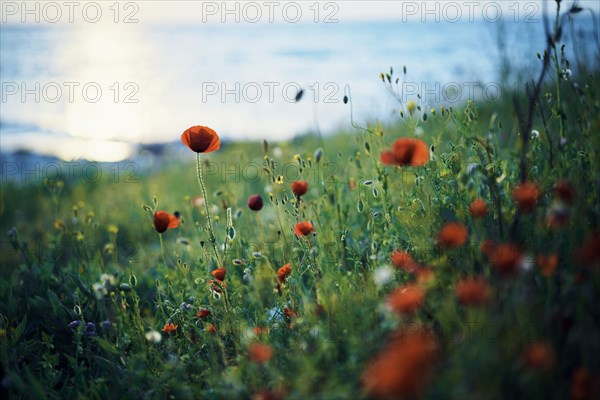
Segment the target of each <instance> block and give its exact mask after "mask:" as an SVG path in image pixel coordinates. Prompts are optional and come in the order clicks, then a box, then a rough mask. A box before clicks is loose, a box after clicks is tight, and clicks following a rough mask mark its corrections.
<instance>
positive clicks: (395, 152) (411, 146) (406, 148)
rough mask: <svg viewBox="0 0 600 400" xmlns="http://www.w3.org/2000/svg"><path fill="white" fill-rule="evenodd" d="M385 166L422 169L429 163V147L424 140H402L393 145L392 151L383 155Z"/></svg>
mask: <svg viewBox="0 0 600 400" xmlns="http://www.w3.org/2000/svg"><path fill="white" fill-rule="evenodd" d="M380 158H381V162H382V163H383V164H384V165H398V166H401V167H402V166H413V167H420V166H423V165H425V164H426V163H427V161H429V146H427V143H425V142H424V141H422V140H419V139H413V138H400V139H398V140H396V141H395V142H394V144H393V145H392V151H384V152H383V153H381V156H380Z"/></svg>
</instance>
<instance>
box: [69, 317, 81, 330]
mask: <svg viewBox="0 0 600 400" xmlns="http://www.w3.org/2000/svg"><path fill="white" fill-rule="evenodd" d="M79 325H81V321H80V320H78V319H76V320H75V321H71V322H69V324H68V325H67V326H68V327H69V328H71V329H75V328H77V327H79Z"/></svg>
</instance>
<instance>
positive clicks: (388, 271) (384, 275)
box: [373, 265, 394, 287]
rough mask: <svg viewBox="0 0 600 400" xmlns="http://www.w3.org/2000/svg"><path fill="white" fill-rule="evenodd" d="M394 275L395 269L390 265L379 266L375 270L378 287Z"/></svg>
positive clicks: (374, 277) (374, 276) (374, 275)
mask: <svg viewBox="0 0 600 400" xmlns="http://www.w3.org/2000/svg"><path fill="white" fill-rule="evenodd" d="M393 276H394V270H393V269H392V268H391V267H390V266H389V265H384V266H382V267H379V268H377V269H376V270H375V272H373V280H374V281H375V284H376V285H377V286H378V287H381V286H383V285H385V284H386V283H388V282H389V281H390V279H392V277H393Z"/></svg>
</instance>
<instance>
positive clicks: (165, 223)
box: [154, 211, 179, 233]
mask: <svg viewBox="0 0 600 400" xmlns="http://www.w3.org/2000/svg"><path fill="white" fill-rule="evenodd" d="M176 214H177V213H176ZM178 226H179V217H178V216H177V215H171V214H169V213H168V212H166V211H157V212H155V213H154V229H156V232H158V233H163V232H165V231H166V230H167V229H171V228H177V227H178Z"/></svg>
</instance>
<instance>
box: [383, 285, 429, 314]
mask: <svg viewBox="0 0 600 400" xmlns="http://www.w3.org/2000/svg"><path fill="white" fill-rule="evenodd" d="M424 299H425V290H424V289H423V288H421V287H420V286H417V285H414V284H408V285H404V286H400V287H399V288H398V289H396V290H394V291H393V292H392V293H390V295H389V296H388V298H387V300H386V303H387V306H388V307H389V308H390V309H391V310H392V311H394V312H395V313H397V314H400V315H403V314H404V315H411V314H414V313H415V312H416V311H417V310H418V309H419V308H421V306H422V305H423V300H424Z"/></svg>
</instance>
